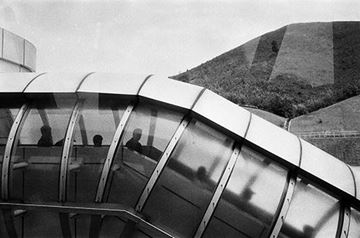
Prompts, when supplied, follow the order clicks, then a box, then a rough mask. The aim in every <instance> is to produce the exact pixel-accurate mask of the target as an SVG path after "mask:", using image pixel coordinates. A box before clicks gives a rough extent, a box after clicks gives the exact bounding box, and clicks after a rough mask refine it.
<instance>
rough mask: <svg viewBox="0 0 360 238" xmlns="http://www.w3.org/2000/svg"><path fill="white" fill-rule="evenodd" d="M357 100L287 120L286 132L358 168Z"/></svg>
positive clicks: (359, 126) (359, 105) (359, 113)
mask: <svg viewBox="0 0 360 238" xmlns="http://www.w3.org/2000/svg"><path fill="white" fill-rule="evenodd" d="M359 117H360V96H355V97H352V98H349V99H346V100H344V101H341V102H339V103H335V104H333V105H331V106H329V107H326V108H322V109H320V110H318V111H315V112H312V113H309V114H307V115H303V116H300V117H297V118H294V119H292V120H290V123H289V124H290V126H289V131H290V132H292V133H294V134H297V135H299V136H300V137H302V138H303V139H305V140H307V141H309V142H311V143H312V144H314V145H316V146H317V147H319V148H321V149H323V150H325V151H327V152H328V153H330V154H332V155H334V156H335V157H337V158H339V159H341V160H343V161H345V162H347V163H349V164H351V165H360V160H359V159H358V158H359V154H360V121H359V119H358V118H359Z"/></svg>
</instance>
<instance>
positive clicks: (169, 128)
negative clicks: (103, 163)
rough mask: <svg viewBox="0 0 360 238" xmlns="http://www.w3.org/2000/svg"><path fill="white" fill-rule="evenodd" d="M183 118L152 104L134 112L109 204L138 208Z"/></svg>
mask: <svg viewBox="0 0 360 238" xmlns="http://www.w3.org/2000/svg"><path fill="white" fill-rule="evenodd" d="M182 117H183V116H182V115H181V114H180V113H175V112H171V111H167V110H164V109H162V108H158V107H155V106H153V105H150V104H145V105H139V106H138V107H137V108H136V109H135V110H134V111H133V113H132V114H131V116H130V119H129V122H128V124H127V126H126V128H125V131H124V134H123V136H122V138H121V141H120V145H119V147H118V149H117V152H116V155H115V159H114V162H113V165H112V168H111V172H110V179H109V182H108V184H109V194H108V199H107V202H110V203H122V204H123V205H128V206H131V207H134V206H135V205H136V202H137V200H138V197H139V196H140V194H141V192H142V190H143V189H144V187H145V185H146V182H147V181H148V179H149V177H150V176H151V173H152V172H153V170H154V169H155V166H156V164H157V162H158V160H159V159H160V157H161V155H162V153H163V152H164V150H165V148H166V146H167V144H168V143H169V141H170V139H171V138H172V136H173V134H174V133H175V131H176V129H177V128H178V126H179V124H180V121H181V118H182Z"/></svg>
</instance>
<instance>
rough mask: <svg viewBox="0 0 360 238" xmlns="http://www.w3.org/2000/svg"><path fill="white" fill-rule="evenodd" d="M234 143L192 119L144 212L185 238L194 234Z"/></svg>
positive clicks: (157, 222) (154, 221)
mask: <svg viewBox="0 0 360 238" xmlns="http://www.w3.org/2000/svg"><path fill="white" fill-rule="evenodd" d="M232 145H233V141H232V140H231V139H229V138H228V137H227V136H225V135H223V134H221V133H219V132H217V131H215V130H214V129H212V128H210V127H208V126H207V125H205V124H203V123H201V122H199V121H196V120H192V121H191V122H190V124H189V125H188V127H187V128H186V129H185V131H184V133H183V135H182V137H181V138H180V140H179V142H178V144H177V145H176V147H175V149H174V151H173V153H172V154H171V156H170V159H169V162H168V164H167V166H166V167H165V169H164V171H163V172H162V174H161V175H160V177H159V180H158V182H157V183H156V185H155V187H154V190H153V191H152V193H151V195H150V197H149V199H148V201H147V203H146V204H145V207H144V210H143V213H144V214H145V215H146V216H147V217H148V218H149V219H150V222H152V223H153V224H155V225H157V226H159V227H161V228H163V229H164V230H168V231H169V232H171V233H172V234H174V235H175V236H176V235H180V236H181V237H189V236H192V235H194V233H195V232H196V228H197V227H198V225H199V223H200V221H201V219H202V216H203V215H204V213H205V211H206V209H207V206H208V205H209V202H210V200H211V198H212V196H213V193H214V190H215V188H216V185H217V183H218V181H219V179H220V177H221V175H222V173H223V171H224V169H225V167H226V164H227V162H228V160H229V159H230V156H231V153H232Z"/></svg>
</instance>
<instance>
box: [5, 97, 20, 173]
mask: <svg viewBox="0 0 360 238" xmlns="http://www.w3.org/2000/svg"><path fill="white" fill-rule="evenodd" d="M0 102H1V103H0V171H1V169H2V161H3V158H4V152H5V147H6V142H7V140H8V137H9V133H10V130H11V127H12V124H13V122H14V120H15V118H16V115H17V113H18V112H19V108H20V107H21V104H22V102H20V101H18V100H16V99H15V98H1V99H0ZM10 102H11V103H10ZM0 173H1V172H0Z"/></svg>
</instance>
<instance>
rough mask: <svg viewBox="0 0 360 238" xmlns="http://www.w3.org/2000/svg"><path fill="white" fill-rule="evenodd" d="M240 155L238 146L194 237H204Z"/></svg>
mask: <svg viewBox="0 0 360 238" xmlns="http://www.w3.org/2000/svg"><path fill="white" fill-rule="evenodd" d="M239 154H240V146H238V145H237V146H235V148H234V150H233V153H232V155H231V157H230V160H229V162H228V164H227V166H226V168H225V171H224V173H223V175H222V177H221V179H220V182H219V184H218V186H217V188H216V190H215V193H214V195H213V197H212V199H211V202H210V204H209V206H208V207H207V209H206V212H205V214H204V216H203V218H202V220H201V223H200V225H199V227H198V229H197V231H196V233H195V236H194V237H196V238H200V237H201V236H202V235H203V233H204V231H205V229H206V227H207V225H208V223H209V221H210V218H211V217H212V215H213V213H214V212H215V208H216V206H217V204H218V202H219V200H220V197H221V195H222V193H223V191H224V190H225V186H226V184H227V182H228V181H229V179H230V175H231V173H232V171H233V169H234V167H235V164H236V161H237V158H238V156H239Z"/></svg>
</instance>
